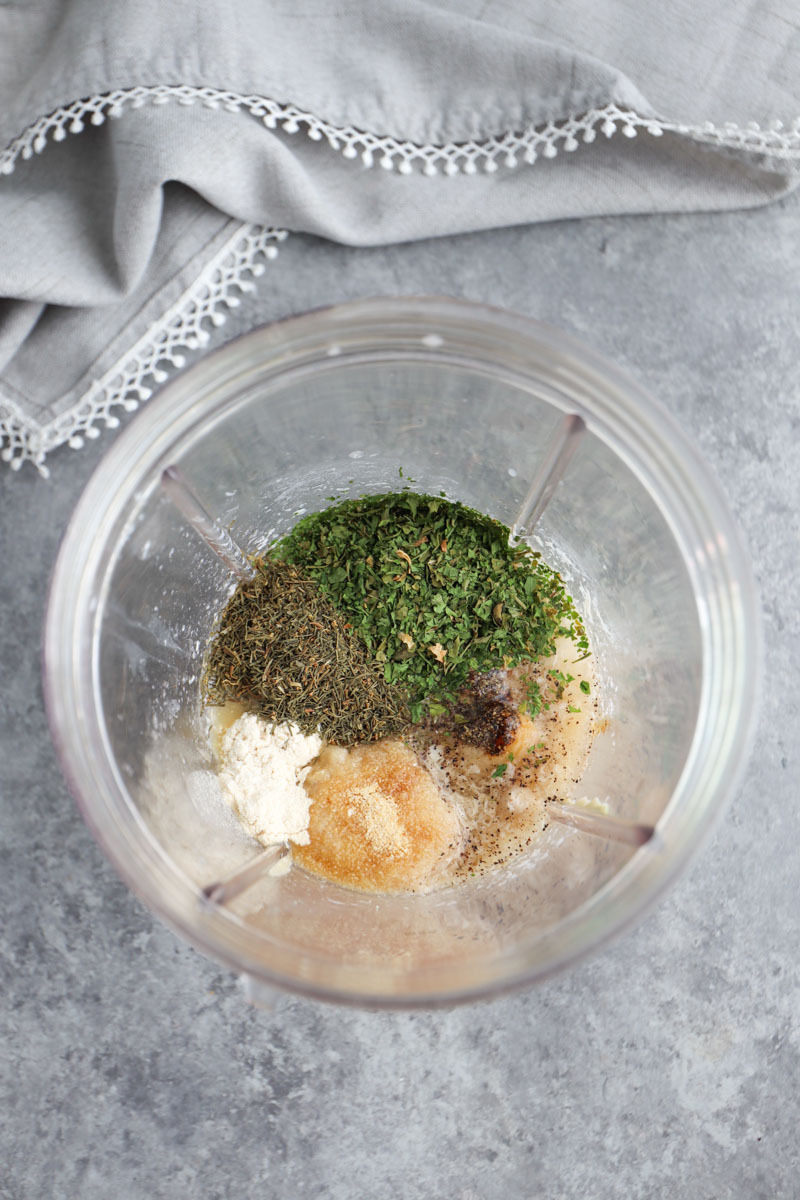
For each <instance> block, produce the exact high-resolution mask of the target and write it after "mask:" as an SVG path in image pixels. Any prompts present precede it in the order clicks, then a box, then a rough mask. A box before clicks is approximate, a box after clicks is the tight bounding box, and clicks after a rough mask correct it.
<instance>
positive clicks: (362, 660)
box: [203, 490, 595, 892]
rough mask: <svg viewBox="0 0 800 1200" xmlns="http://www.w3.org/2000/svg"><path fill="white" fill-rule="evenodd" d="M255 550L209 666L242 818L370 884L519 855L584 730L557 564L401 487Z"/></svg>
mask: <svg viewBox="0 0 800 1200" xmlns="http://www.w3.org/2000/svg"><path fill="white" fill-rule="evenodd" d="M251 562H252V564H253V569H254V574H253V578H252V579H250V580H247V581H246V582H243V583H240V584H239V586H238V587H237V589H236V591H235V592H234V594H233V596H232V597H231V599H230V601H229V602H228V604H227V605H226V607H225V609H224V611H223V613H222V614H221V616H220V619H219V622H218V627H217V629H216V632H215V634H214V637H213V639H212V642H211V645H210V647H209V650H208V653H207V656H206V664H205V674H204V680H203V687H204V694H205V698H206V700H207V702H208V703H210V704H212V705H215V706H218V708H217V711H218V712H220V713H221V714H223V716H224V715H225V714H227V719H222V718H220V719H219V720H218V722H217V725H218V728H222V727H223V726H225V725H229V727H228V728H226V729H225V731H224V732H223V733H221V735H220V736H219V739H218V744H217V750H218V759H219V763H220V768H219V774H220V781H221V785H222V788H223V792H224V794H225V795H226V797H227V798H228V800H229V802H230V804H231V807H232V808H233V810H234V812H235V813H236V814H237V816H238V817H239V819H240V820H241V821H242V824H243V826H244V827H245V828H246V830H247V831H248V832H249V833H250V834H251V835H252V836H253V837H254V838H256V840H258V841H260V842H261V843H262V844H263V845H272V844H276V843H282V842H292V843H293V846H294V850H293V857H294V861H295V862H296V863H298V864H299V865H300V866H302V867H303V868H305V869H306V870H308V871H312V872H314V873H316V874H318V875H321V876H323V877H325V878H327V879H330V880H333V881H334V882H337V883H340V884H343V885H345V886H348V887H354V888H359V889H362V890H367V891H383V892H399V891H427V890H430V889H431V888H436V887H442V886H446V885H449V884H454V883H456V882H460V881H462V880H464V879H468V878H470V877H472V876H475V875H479V874H483V873H484V872H485V871H487V870H493V869H495V868H497V867H499V866H503V865H505V864H506V863H508V862H509V861H510V860H511V859H513V858H514V857H515V856H517V855H519V854H520V853H522V852H524V850H525V848H526V847H527V846H529V845H530V844H531V842H532V840H533V839H535V838H536V837H537V836H538V835H540V834H541V832H542V831H543V829H544V828H545V826H546V824H547V802H548V800H550V799H556V798H557V799H564V798H565V797H567V796H568V795H569V794H570V793H571V791H572V788H573V786H574V784H575V783H577V782H578V780H579V779H580V776H581V774H582V771H583V769H584V765H585V761H586V757H587V755H588V752H589V747H590V743H591V737H592V731H593V718H594V703H595V702H594V696H593V680H592V675H591V671H590V668H589V661H590V660H589V646H588V641H587V638H586V633H585V630H584V627H583V623H582V621H581V618H580V616H579V614H578V612H577V611H576V609H575V606H574V604H573V602H572V600H571V598H570V597H569V596H568V595H567V594H566V591H565V588H564V584H563V581H562V580H561V577H560V576H559V575H558V574H557V573H556V572H555V571H553V570H552V569H551V568H550V567H548V566H547V564H546V563H544V562H543V560H542V559H541V557H540V555H539V554H537V553H536V552H534V551H532V550H531V549H530V547H528V546H527V545H526V544H524V543H521V542H512V541H511V539H510V535H509V530H508V528H507V527H506V526H505V525H502V524H501V523H500V522H498V521H494V520H493V519H491V518H490V517H487V516H485V515H483V514H481V513H478V512H476V511H475V510H473V509H470V508H467V507H466V506H464V505H461V504H457V503H453V502H451V501H448V500H446V499H445V498H444V497H443V496H442V497H433V496H424V495H419V494H417V493H414V492H411V491H409V490H405V491H403V492H397V493H390V494H386V495H378V496H365V497H361V498H359V499H358V500H348V501H344V502H341V503H338V504H334V505H332V506H331V507H330V508H328V509H326V510H325V511H323V512H319V513H314V514H312V515H310V516H308V517H305V518H304V519H303V520H301V521H300V522H298V524H297V525H296V526H295V527H294V528H293V529H292V530H291V532H290V533H289V534H288V535H287V536H286V537H285V538H283V539H281V540H280V541H278V542H277V543H275V545H273V546H272V547H271V548H270V550H269V551H268V552H267V554H266V555H265V556H263V557H255V556H254V557H253V558H252V559H251ZM234 706H238V707H234ZM242 710H244V711H242ZM240 714H241V715H240ZM233 716H235V718H236V719H233V720H232V723H230V721H231V718H232V717H233Z"/></svg>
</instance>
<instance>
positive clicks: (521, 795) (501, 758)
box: [211, 638, 597, 892]
mask: <svg viewBox="0 0 800 1200" xmlns="http://www.w3.org/2000/svg"><path fill="white" fill-rule="evenodd" d="M576 655H577V651H576V649H575V645H574V643H573V642H571V641H570V640H569V639H566V638H565V639H562V640H561V641H560V643H559V645H558V648H557V653H556V655H555V656H554V657H553V658H551V659H547V660H543V661H542V662H541V663H540V664H538V666H537V667H535V668H533V667H531V666H529V665H526V666H524V667H518V668H516V669H515V670H513V671H510V672H508V683H509V686H510V692H511V699H512V700H513V701H515V702H516V703H519V702H521V701H522V699H523V698H524V684H525V681H526V680H529V679H530V678H534V679H537V680H538V681H539V682H540V687H541V691H542V694H543V695H544V696H545V699H546V701H547V702H549V707H548V708H546V709H545V708H543V709H542V711H541V712H540V713H539V714H538V715H537V716H536V717H535V718H533V719H532V718H530V717H529V716H523V717H522V720H521V724H520V728H519V729H518V731H517V733H516V734H515V737H514V740H513V742H512V743H511V744H510V746H509V747H507V749H506V750H504V751H503V753H502V754H499V755H491V754H487V753H486V752H484V751H482V750H480V749H478V748H476V747H473V746H470V745H464V744H456V743H455V742H453V741H452V740H447V739H442V740H439V741H436V740H433V739H432V737H431V736H430V735H428V736H425V735H424V734H422V733H415V732H414V731H412V733H411V734H410V735H409V737H408V745H409V746H410V747H411V749H412V750H414V751H415V752H416V756H417V762H418V764H420V765H421V766H422V767H424V768H425V769H426V772H428V773H429V774H430V777H431V778H432V780H433V782H434V784H435V789H431V788H430V787H428V788H427V794H426V795H424V796H423V797H422V800H420V796H419V793H418V791H415V792H414V794H413V796H412V794H411V793H409V794H408V797H407V800H406V803H405V804H404V800H403V796H402V794H400V793H398V794H397V796H396V803H397V816H398V819H399V820H400V822H401V823H403V827H402V830H401V838H400V840H399V841H398V845H397V846H396V847H395V848H394V849H391V850H387V851H385V852H384V853H383V854H377V855H376V853H375V846H374V845H373V844H372V842H371V841H370V840H369V836H368V835H369V829H368V825H366V824H362V825H361V826H359V823H358V821H357V819H355V817H354V815H353V814H354V811H355V809H356V807H357V806H355V805H348V804H344V805H342V803H341V778H340V779H339V781H338V782H337V788H336V794H334V791H333V790H331V793H330V797H329V800H330V804H331V806H332V807H335V806H338V808H337V809H336V811H338V812H339V813H341V817H340V818H339V819H338V820H339V824H338V827H337V824H336V820H334V822H333V823H332V822H331V821H330V820H325V821H322V820H320V819H319V818H320V817H321V815H322V814H321V812H320V811H319V810H317V814H316V815H317V818H318V819H317V820H315V813H314V810H315V807H316V805H317V804H320V803H321V804H325V800H326V793H325V787H324V785H323V786H322V787H320V786H319V783H318V782H317V783H315V782H314V768H313V766H312V771H311V772H310V773H309V779H308V780H307V788H308V790H309V791H310V792H312V787H313V793H312V794H313V795H314V796H315V801H314V803H313V804H312V806H311V811H312V822H311V826H310V829H309V832H310V834H311V845H310V846H309V847H297V848H296V849H295V851H294V855H295V858H296V859H297V860H298V861H299V862H300V863H301V865H302V866H304V867H305V868H306V869H308V870H310V871H311V872H312V873H313V874H318V875H320V876H322V877H323V878H326V879H329V880H331V881H332V882H337V883H340V884H345V885H346V886H349V887H353V888H356V889H358V890H363V891H372V892H399V891H414V892H429V891H433V890H438V889H440V888H444V887H449V886H452V885H454V884H462V883H464V882H465V881H468V880H470V879H473V878H476V877H479V876H483V875H486V874H487V873H489V872H494V871H498V870H502V869H503V868H504V867H506V866H507V865H508V864H509V863H510V862H511V861H512V860H513V859H516V858H519V857H521V856H524V855H525V854H526V852H530V851H531V850H532V848H533V847H534V846H535V843H536V841H537V839H538V838H539V837H540V836H541V835H542V833H543V832H544V830H545V829H546V828H547V824H548V819H547V803H548V801H549V800H565V799H570V798H571V797H572V796H573V795H574V794H575V791H576V787H577V784H578V783H579V782H580V779H581V776H582V775H583V772H584V770H585V767H586V763H587V760H588V756H589V753H590V749H591V744H592V738H593V736H594V730H595V723H596V709H597V701H596V697H595V681H594V678H593V674H592V669H591V662H592V660H591V658H587V659H584V660H583V661H582V662H580V663H576V662H575V661H574V660H575V658H576ZM548 671H560V672H562V673H563V674H564V675H572V676H574V679H573V680H572V682H570V683H568V684H565V685H563V692H562V694H561V695H560V696H559V697H558V698H556V696H555V694H554V692H555V689H554V687H553V685H552V683H549V682H548V679H547V672H548ZM583 680H586V681H587V682H588V683H589V686H590V693H589V695H586V694H585V693H584V692H583V691H581V688H580V684H581V681H583ZM570 709H572V710H573V711H570ZM241 711H242V709H241V706H239V705H233V704H230V705H226V706H225V707H224V708H223V709H217V710H212V713H215V714H216V715H215V716H214V717H213V718H212V735H211V742H212V749H214V750H215V753H216V754H217V755H218V754H219V737H220V736H221V732H223V731H224V729H225V728H227V727H228V726H229V725H230V724H231V723H232V722H233V721H234V720H236V718H237V717H238V716H239V715H240V714H241ZM347 753H348V752H346V751H343V750H336V751H334V754H335V756H337V762H339V764H340V765H341V762H340V760H341V757H342V756H346V755H347ZM361 757H362V756H361V755H360V754H357V755H354V756H353V761H352V767H353V768H354V771H353V774H352V775H351V776H350V777H349V779H348V781H347V782H348V784H349V785H350V786H352V788H353V790H354V793H355V792H357V791H360V790H363V789H364V788H365V787H366V788H369V787H370V786H372V784H373V780H372V777H371V776H367V775H364V776H359V774H358V763H359V761H361ZM317 761H318V762H319V764H320V768H321V769H320V771H319V775H320V776H327V775H328V774H329V772H328V769H327V766H328V764H327V759H326V751H325V750H323V753H322V756H321V758H320V759H319V760H317ZM498 767H503V770H502V773H498ZM309 783H311V786H309ZM437 791H438V797H437V796H436V792H437ZM431 795H432V796H433V799H431ZM421 804H422V805H423V806H427V809H426V813H425V814H424V817H423V819H421V817H420V813H421ZM432 805H433V806H439V807H440V809H441V811H440V812H439V813H437V812H436V811H435V808H433V807H431V806H432ZM356 817H357V813H356ZM315 826H316V829H317V830H318V833H317V838H318V839H320V840H318V841H317V843H316V845H315V832H314V831H315ZM432 830H438V835H439V837H440V840H441V849H438V848H437V850H436V853H435V854H433V853H428V851H430V850H431V845H430V839H431V838H432V836H434V835H433V834H432V832H431V831H432ZM448 830H449V831H451V832H448ZM452 831H454V832H452ZM359 839H361V841H359ZM426 839H427V841H426ZM322 840H324V845H323V844H322ZM315 850H317V851H319V852H318V853H315V852H314V851H315ZM404 855H407V856H408V871H407V872H405V873H404V871H403V857H404ZM389 859H394V860H396V861H392V862H389V861H388V860H389ZM423 862H424V863H429V864H430V865H429V866H426V868H425V870H424V871H421V870H420V869H419V868H420V863H423Z"/></svg>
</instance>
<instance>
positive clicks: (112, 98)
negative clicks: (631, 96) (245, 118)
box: [0, 84, 800, 176]
mask: <svg viewBox="0 0 800 1200" xmlns="http://www.w3.org/2000/svg"><path fill="white" fill-rule="evenodd" d="M172 101H174V102H176V103H177V104H179V105H184V106H189V105H193V104H202V105H204V106H205V107H206V108H212V109H219V108H222V109H225V110H226V111H228V112H232V113H238V112H242V111H244V112H249V113H250V114H251V115H252V116H254V117H257V118H258V119H260V120H261V121H263V123H264V125H266V127H267V128H268V129H276V128H278V126H280V128H281V129H282V130H283V132H284V133H288V134H293V133H298V132H299V131H301V130H302V131H304V132H305V134H306V136H307V137H309V138H310V139H311V140H312V141H314V142H319V141H322V139H323V138H324V139H325V140H326V141H327V142H328V145H329V146H330V147H331V148H332V149H333V150H337V151H339V152H340V153H341V154H343V155H344V157H345V158H350V159H354V158H359V157H360V159H361V161H362V163H363V164H364V166H367V167H372V166H375V165H376V164H377V165H379V166H381V167H384V168H385V169H386V170H387V171H391V170H394V169H397V170H398V171H399V172H400V173H401V174H403V175H410V174H411V173H412V172H413V171H414V170H415V169H417V170H421V171H422V173H423V174H425V175H437V174H438V173H439V171H442V172H443V173H444V174H445V175H451V176H452V175H457V174H458V173H459V172H464V174H466V175H472V174H474V173H475V172H476V171H477V170H479V169H482V170H484V171H488V172H490V173H491V172H493V171H496V170H497V169H498V167H499V166H504V167H510V168H513V167H516V166H518V165H520V164H522V163H526V164H531V163H534V162H536V160H537V158H538V157H539V156H540V155H541V156H542V157H543V158H555V157H556V155H557V154H558V153H559V151H560V150H565V151H567V152H570V151H573V150H577V149H578V146H579V145H580V144H581V142H583V143H589V142H593V141H595V139H596V137H597V133H598V131H599V132H600V133H602V134H603V135H604V136H605V137H612V136H613V135H614V134H615V133H617V132H621V133H622V134H623V136H625V137H629V138H633V137H636V135H637V134H638V133H639V132H641V131H645V132H647V133H649V134H651V135H652V136H653V137H660V136H661V135H662V134H664V133H678V134H681V135H683V136H685V137H690V138H692V139H693V140H695V141H698V142H704V143H706V144H709V145H712V146H720V147H725V148H727V149H729V150H738V151H741V152H744V153H748V154H755V155H764V156H767V157H769V158H771V159H780V160H785V161H791V160H794V159H800V117H798V118H797V119H796V120H794V121H793V122H792V123H791V125H789V126H785V125H784V124H783V122H782V121H779V120H776V121H772V122H770V124H769V125H768V126H767V127H766V128H762V127H761V126H760V125H758V124H757V123H756V122H755V121H751V122H750V123H749V124H747V125H746V126H739V125H735V124H732V123H725V124H723V125H715V124H714V123H713V122H711V121H706V122H704V123H703V124H700V125H691V124H682V123H679V122H674V121H666V120H662V119H661V118H656V117H641V116H639V114H638V113H636V112H633V111H632V110H630V109H626V108H619V107H618V106H617V105H616V104H606V105H605V106H604V107H602V108H594V109H591V110H590V111H588V112H586V113H582V114H581V115H579V116H576V117H567V118H565V119H564V120H560V121H548V122H547V123H546V124H543V125H540V126H536V127H534V126H529V127H528V128H526V129H524V130H522V131H518V132H508V133H504V134H502V135H501V136H497V137H491V138H487V139H485V140H482V141H468V142H450V143H446V144H444V145H423V144H417V143H415V142H404V141H398V140H397V139H396V138H392V137H381V136H380V135H378V134H375V133H368V132H364V131H363V130H358V129H353V128H351V127H349V126H346V127H344V126H337V125H330V124H329V123H328V122H327V121H321V120H320V119H319V117H315V116H314V114H313V113H308V112H304V111H303V109H300V108H297V107H296V106H295V105H294V104H279V103H277V102H276V101H274V100H269V99H266V98H265V97H263V96H246V95H243V94H241V93H240V92H229V91H223V90H220V89H219V88H212V87H191V86H188V85H171V84H160V85H157V86H155V87H134V88H120V89H118V90H116V91H113V92H106V93H104V94H102V95H97V96H92V97H91V98H89V99H87V100H76V101H74V102H73V103H72V104H68V105H66V106H64V107H63V108H58V109H56V110H55V112H52V113H50V114H49V115H48V116H46V117H40V118H39V120H38V121H35V122H34V123H33V124H32V125H30V126H28V128H27V129H26V130H25V131H24V133H22V134H20V136H19V137H18V138H15V139H14V141H13V142H11V143H10V145H8V146H7V147H6V149H5V150H4V151H3V152H2V153H0V174H5V175H10V174H11V173H12V172H13V170H14V165H15V163H16V161H17V159H18V158H23V159H27V158H31V156H32V155H34V154H41V152H42V150H44V148H45V146H46V145H47V141H48V138H52V139H53V140H54V141H56V142H61V141H63V140H64V138H65V137H66V136H67V134H68V133H80V132H81V131H82V130H83V129H84V128H85V127H86V125H87V124H90V125H102V124H103V123H104V121H105V120H106V118H107V117H110V118H112V119H113V118H117V117H121V116H122V114H123V113H124V112H125V111H126V110H127V109H136V108H141V107H142V106H143V105H145V104H154V105H162V104H169V103H170V102H172Z"/></svg>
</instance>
